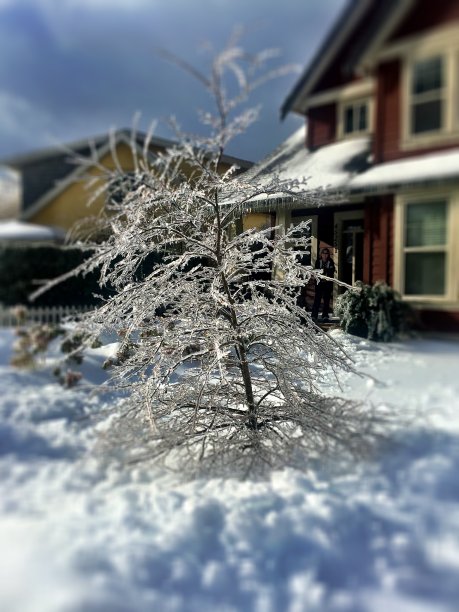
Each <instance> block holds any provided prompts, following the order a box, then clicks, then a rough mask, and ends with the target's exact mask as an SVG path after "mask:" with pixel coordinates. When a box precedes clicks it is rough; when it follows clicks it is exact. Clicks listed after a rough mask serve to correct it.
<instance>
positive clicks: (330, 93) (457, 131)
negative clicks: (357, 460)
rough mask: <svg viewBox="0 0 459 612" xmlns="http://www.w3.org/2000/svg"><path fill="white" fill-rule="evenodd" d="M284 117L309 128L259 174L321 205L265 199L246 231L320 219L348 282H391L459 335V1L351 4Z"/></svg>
mask: <svg viewBox="0 0 459 612" xmlns="http://www.w3.org/2000/svg"><path fill="white" fill-rule="evenodd" d="M281 112H282V115H283V116H285V115H286V114H287V113H289V112H294V113H298V114H300V115H303V116H304V117H305V118H306V130H304V129H301V130H299V131H298V132H297V133H296V134H294V135H293V136H292V137H291V138H290V139H288V140H287V141H286V142H285V143H283V144H282V145H281V146H280V147H279V149H277V150H276V151H274V152H273V153H272V154H271V155H270V156H268V158H266V159H265V160H263V161H262V162H260V163H259V164H257V165H256V166H255V167H254V168H253V169H252V170H250V171H249V174H251V175H252V176H253V177H256V178H257V180H260V178H262V177H263V175H264V174H268V173H272V172H273V171H275V172H278V173H279V176H280V178H281V179H284V178H285V179H287V178H303V177H310V178H309V181H308V183H307V185H306V188H305V191H308V192H309V193H310V194H311V196H314V197H311V199H310V203H309V204H304V203H303V204H301V203H299V202H298V201H294V200H291V199H277V200H276V201H266V200H265V201H264V202H263V201H258V202H254V203H253V205H252V206H251V212H250V214H249V215H248V216H247V219H246V221H245V223H246V224H251V223H252V224H258V225H259V224H266V223H274V222H276V223H281V224H286V225H290V224H291V223H295V221H296V220H300V219H301V220H302V219H304V218H311V219H312V227H311V231H312V245H313V249H312V250H313V253H312V257H313V258H314V257H315V256H316V254H317V251H318V249H319V248H320V247H322V246H325V245H327V246H329V247H331V248H332V249H333V252H334V259H335V261H336V263H337V268H338V273H337V274H338V278H339V279H341V280H343V281H345V282H348V283H352V282H355V281H356V280H363V281H364V282H366V283H373V282H375V281H377V280H384V281H386V282H387V283H389V284H390V285H391V286H393V287H394V288H395V289H397V290H398V291H399V292H400V293H401V294H402V296H403V298H404V299H405V300H407V301H409V302H411V303H412V304H413V305H414V306H415V308H417V309H418V310H419V314H420V318H421V320H422V322H423V323H424V324H425V325H426V326H427V327H433V328H436V329H445V330H456V331H459V2H457V0H437V1H436V2H431V1H430V0H397V1H393V0H386V1H385V2H380V1H378V0H354V1H352V2H350V3H349V4H348V5H347V6H346V8H345V9H344V11H343V13H342V14H341V15H340V17H339V18H338V20H337V22H336V24H335V25H334V27H333V28H332V30H331V31H330V33H329V34H328V36H327V37H326V38H325V40H324V42H323V45H322V46H321V47H320V49H319V50H318V52H317V54H316V56H315V57H314V58H313V60H312V61H311V63H310V64H309V65H308V66H307V67H306V70H305V71H304V73H303V74H302V76H301V77H300V78H299V80H298V82H297V83H296V84H295V86H294V87H293V89H292V91H291V92H290V93H289V95H288V96H287V98H286V100H285V102H284V104H283V107H282V111H281ZM318 200H320V205H317V202H318Z"/></svg>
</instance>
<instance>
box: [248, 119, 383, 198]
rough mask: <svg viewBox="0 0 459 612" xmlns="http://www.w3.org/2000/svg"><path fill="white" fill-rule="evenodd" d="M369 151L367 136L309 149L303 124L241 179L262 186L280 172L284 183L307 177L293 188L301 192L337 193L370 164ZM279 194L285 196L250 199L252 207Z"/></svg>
mask: <svg viewBox="0 0 459 612" xmlns="http://www.w3.org/2000/svg"><path fill="white" fill-rule="evenodd" d="M370 152H371V147H370V140H369V138H368V137H363V138H355V139H351V140H345V141H340V142H336V143H334V144H331V145H328V146H324V147H321V148H320V149H317V150H316V151H310V150H309V149H307V148H306V146H305V128H304V126H302V127H301V128H299V129H298V130H297V131H296V132H294V133H293V134H292V135H291V136H290V137H289V138H287V140H286V141H285V142H283V143H282V144H281V145H280V146H279V147H278V148H277V149H275V151H273V152H272V153H271V154H270V155H268V156H267V157H266V158H265V159H263V160H262V161H261V162H259V163H258V164H255V165H254V166H253V168H251V169H250V170H249V171H248V172H246V173H245V174H244V176H243V177H242V180H243V181H244V182H249V183H252V184H257V186H259V187H260V188H263V187H264V186H265V185H266V186H267V185H268V184H269V183H270V181H271V180H272V178H273V176H277V178H278V180H279V183H284V184H287V183H288V182H289V181H301V182H304V181H305V184H303V185H299V186H297V187H295V188H294V189H293V191H297V192H298V194H311V195H312V194H314V195H320V194H326V193H330V194H331V193H333V194H337V193H338V192H340V191H341V190H342V189H344V188H345V187H346V186H347V185H348V184H349V181H350V180H351V179H352V177H354V176H356V175H358V174H359V173H360V172H362V171H363V170H364V169H365V168H367V167H368V157H369V155H370ZM278 198H281V199H282V197H281V192H279V193H278V194H273V195H268V196H264V195H263V196H260V197H257V198H256V199H255V200H251V202H250V205H249V208H254V207H259V206H266V204H267V202H268V201H269V200H273V199H278ZM288 199H290V198H288ZM284 203H285V202H284Z"/></svg>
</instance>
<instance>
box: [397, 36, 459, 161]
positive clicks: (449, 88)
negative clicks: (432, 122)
mask: <svg viewBox="0 0 459 612" xmlns="http://www.w3.org/2000/svg"><path fill="white" fill-rule="evenodd" d="M456 41H457V39H456V40H455V41H451V40H449V39H447V40H446V41H445V42H444V44H443V45H442V44H440V42H437V43H436V44H429V41H428V40H427V42H426V43H425V44H424V45H423V44H419V45H418V46H415V47H414V48H413V49H411V50H409V51H408V52H407V53H406V54H405V57H404V61H403V64H402V113H401V115H402V138H401V145H402V146H401V148H402V150H403V149H405V150H406V149H408V150H409V149H413V148H419V147H420V146H430V145H436V144H442V143H444V142H448V141H451V140H453V139H456V138H457V137H458V136H459V42H456ZM435 57H440V58H441V59H442V62H443V81H444V82H443V87H442V88H441V90H439V91H440V96H439V97H435V96H434V95H433V94H431V95H432V98H434V99H441V100H442V102H443V116H442V125H441V127H440V128H439V129H435V130H429V131H425V132H418V133H415V132H413V131H412V121H413V114H412V109H413V108H414V106H415V102H414V101H413V98H416V97H423V96H424V97H425V98H429V97H430V96H429V95H427V94H413V93H412V85H413V78H414V68H415V66H416V64H418V63H419V62H422V61H425V60H429V59H433V58H435Z"/></svg>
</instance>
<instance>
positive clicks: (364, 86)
mask: <svg viewBox="0 0 459 612" xmlns="http://www.w3.org/2000/svg"><path fill="white" fill-rule="evenodd" d="M375 91H376V80H375V79H374V78H373V77H366V78H364V79H360V80H358V81H355V82H354V83H348V84H347V85H343V86H342V87H334V88H333V89H327V90H325V91H321V92H319V93H317V94H313V95H312V96H309V98H308V99H307V101H306V104H305V110H306V111H307V110H309V109H310V108H315V107H317V106H324V105H326V104H338V103H339V102H343V101H349V100H351V99H353V98H368V97H372V96H373V95H374V93H375Z"/></svg>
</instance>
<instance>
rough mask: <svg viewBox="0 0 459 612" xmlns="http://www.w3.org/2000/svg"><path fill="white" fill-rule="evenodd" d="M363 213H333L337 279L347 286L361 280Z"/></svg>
mask: <svg viewBox="0 0 459 612" xmlns="http://www.w3.org/2000/svg"><path fill="white" fill-rule="evenodd" d="M363 230H364V228H363V211H361V210H353V211H348V212H340V213H335V239H336V242H337V253H336V261H335V264H336V265H337V277H338V279H339V280H340V281H343V282H344V283H347V284H348V285H354V284H355V282H356V281H358V280H363Z"/></svg>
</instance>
